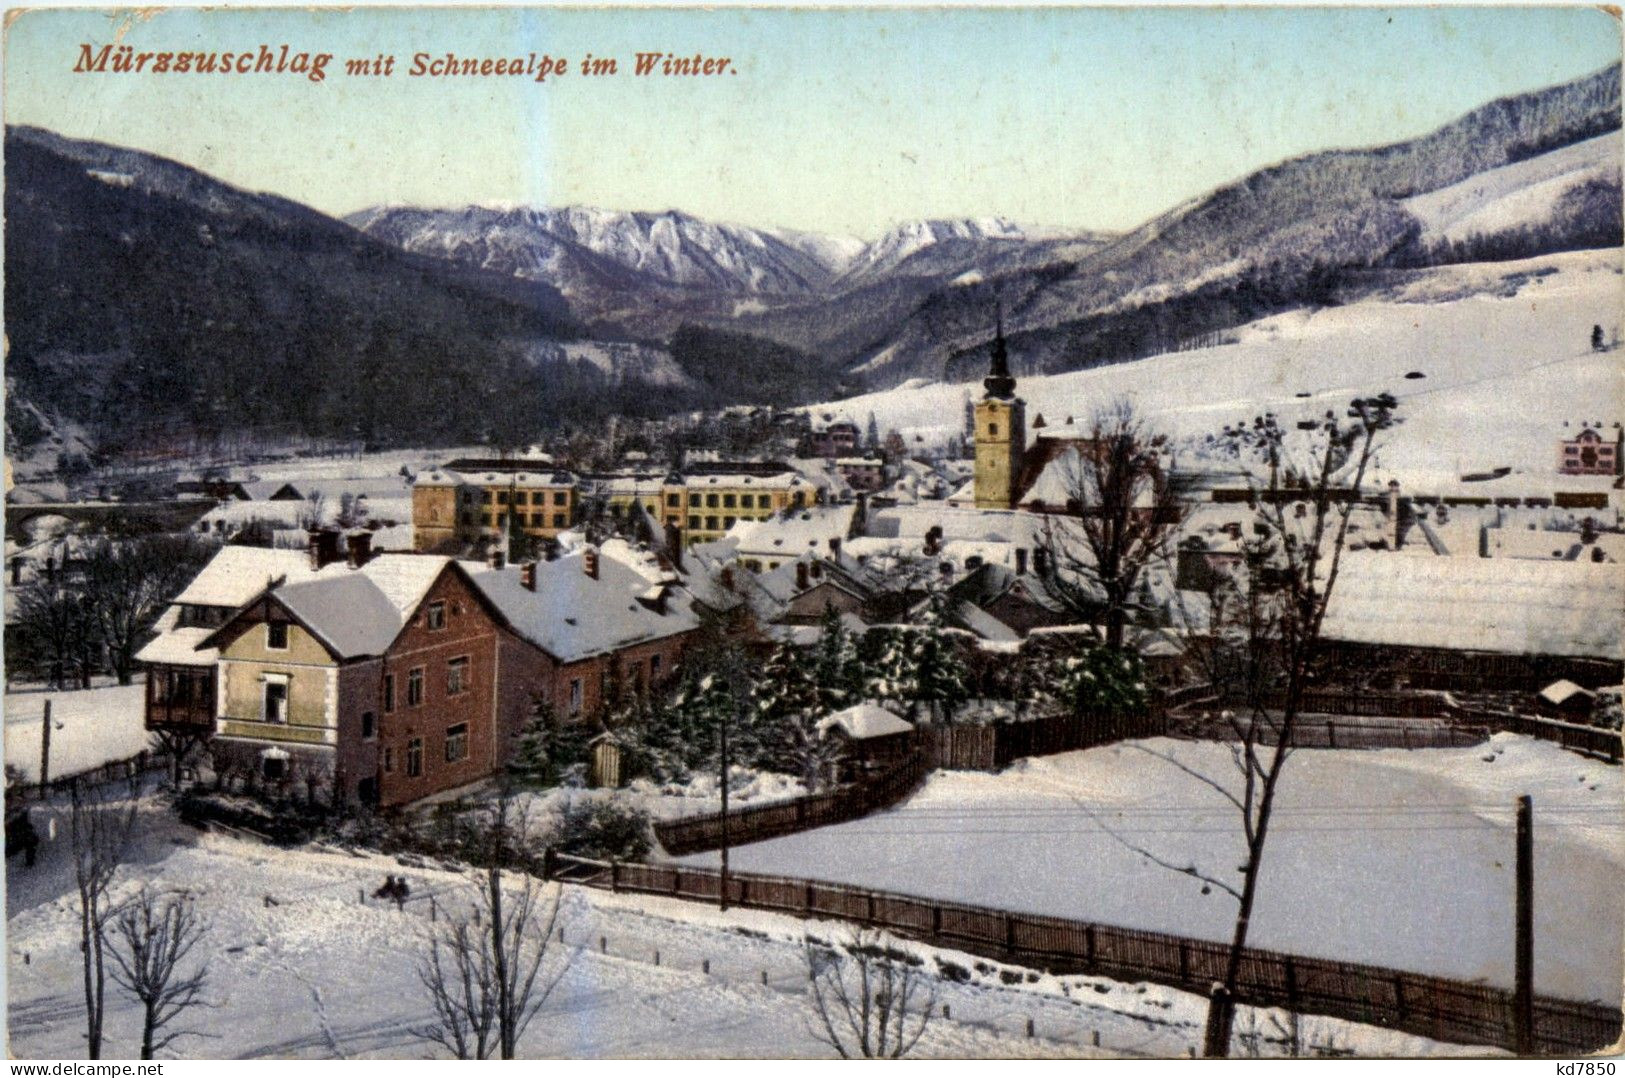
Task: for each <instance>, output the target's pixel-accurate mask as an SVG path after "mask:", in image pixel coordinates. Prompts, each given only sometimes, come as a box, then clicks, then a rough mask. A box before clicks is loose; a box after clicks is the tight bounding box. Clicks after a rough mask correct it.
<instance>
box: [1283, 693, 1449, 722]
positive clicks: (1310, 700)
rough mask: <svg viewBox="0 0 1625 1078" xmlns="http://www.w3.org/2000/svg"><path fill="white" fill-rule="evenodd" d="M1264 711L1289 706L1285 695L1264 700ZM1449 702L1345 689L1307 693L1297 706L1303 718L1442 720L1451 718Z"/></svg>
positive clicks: (1439, 696)
mask: <svg viewBox="0 0 1625 1078" xmlns="http://www.w3.org/2000/svg"><path fill="white" fill-rule="evenodd" d="M1262 702H1263V705H1264V707H1266V708H1268V709H1270V710H1272V711H1279V710H1281V709H1282V708H1283V707H1284V706H1285V705H1286V694H1285V693H1274V694H1272V695H1269V696H1266V697H1265V698H1264V699H1263V701H1262ZM1450 711H1451V709H1450V702H1449V701H1448V700H1447V699H1446V698H1445V696H1444V694H1443V693H1415V692H1371V691H1363V692H1359V691H1348V690H1342V689H1308V690H1305V692H1304V693H1303V697H1302V699H1301V700H1300V701H1299V703H1298V714H1300V715H1363V716H1367V717H1370V718H1393V719H1439V718H1444V717H1445V716H1446V715H1449V714H1450Z"/></svg>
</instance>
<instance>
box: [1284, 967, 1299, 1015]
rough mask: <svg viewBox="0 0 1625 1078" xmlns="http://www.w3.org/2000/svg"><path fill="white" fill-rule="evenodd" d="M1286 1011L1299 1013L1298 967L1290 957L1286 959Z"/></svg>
mask: <svg viewBox="0 0 1625 1078" xmlns="http://www.w3.org/2000/svg"><path fill="white" fill-rule="evenodd" d="M1284 972H1285V974H1286V1009H1287V1010H1289V1011H1291V1012H1292V1013H1293V1014H1296V1013H1298V965H1297V963H1296V962H1294V961H1292V957H1291V956H1290V955H1288V956H1287V959H1286V969H1285V971H1284Z"/></svg>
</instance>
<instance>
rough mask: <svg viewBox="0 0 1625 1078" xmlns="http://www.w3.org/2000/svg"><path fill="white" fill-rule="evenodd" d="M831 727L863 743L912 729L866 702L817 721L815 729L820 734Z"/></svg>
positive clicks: (901, 720)
mask: <svg viewBox="0 0 1625 1078" xmlns="http://www.w3.org/2000/svg"><path fill="white" fill-rule="evenodd" d="M832 727H833V728H838V729H840V730H841V731H842V732H844V733H845V734H846V736H847V737H850V738H851V739H852V740H854V741H864V740H867V739H869V738H872V737H890V736H892V735H893V734H906V733H908V732H909V731H911V730H913V729H914V726H913V724H912V723H910V722H908V721H907V720H905V719H900V718H898V717H897V716H896V715H893V714H892V713H891V712H889V711H887V710H886V709H885V708H883V707H881V706H880V705H879V704H873V703H870V702H869V701H867V700H865V701H864V702H863V703H861V704H857V705H856V706H853V707H849V708H846V709H845V710H843V711H837V712H835V713H834V714H832V715H828V716H826V717H824V718H822V719H820V720H818V725H817V727H816V728H817V730H818V732H819V733H820V734H822V733H826V732H828V731H829V730H830V729H831V728H832Z"/></svg>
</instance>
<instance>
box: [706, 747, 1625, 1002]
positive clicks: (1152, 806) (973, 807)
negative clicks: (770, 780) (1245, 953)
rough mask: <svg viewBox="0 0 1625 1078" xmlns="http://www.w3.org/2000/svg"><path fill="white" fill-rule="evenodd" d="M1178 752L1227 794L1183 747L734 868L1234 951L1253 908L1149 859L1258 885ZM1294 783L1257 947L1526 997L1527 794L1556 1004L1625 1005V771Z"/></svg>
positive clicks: (767, 854)
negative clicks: (1523, 799)
mask: <svg viewBox="0 0 1625 1078" xmlns="http://www.w3.org/2000/svg"><path fill="white" fill-rule="evenodd" d="M1158 753H1161V754H1166V755H1169V756H1172V757H1173V758H1174V759H1177V760H1178V761H1179V762H1180V763H1181V764H1183V765H1185V766H1188V767H1190V768H1192V769H1194V770H1196V771H1198V772H1200V773H1201V774H1204V775H1208V776H1212V777H1213V778H1215V779H1217V780H1219V781H1228V780H1229V779H1231V778H1232V777H1233V776H1234V775H1235V772H1234V770H1233V766H1232V764H1231V760H1230V753H1229V750H1228V748H1227V747H1226V746H1224V745H1222V744H1218V743H1214V742H1181V741H1174V740H1170V739H1165V738H1159V739H1153V740H1150V741H1145V742H1127V743H1122V744H1117V745H1110V746H1105V747H1102V748H1098V749H1091V750H1088V751H1084V752H1074V753H1066V754H1063V755H1060V756H1051V757H1044V758H1037V759H1031V760H1027V761H1024V762H1022V763H1018V764H1017V765H1015V766H1013V767H1011V768H1010V769H1008V770H1006V771H1005V772H1003V773H1002V774H998V775H986V774H975V773H968V772H952V773H949V772H938V773H937V774H935V775H933V776H931V778H930V779H929V780H928V781H927V783H926V785H925V787H924V788H923V789H922V790H921V791H920V792H918V793H917V794H915V796H914V797H913V798H911V799H910V800H908V801H907V802H905V803H903V804H902V805H901V806H899V807H898V808H896V809H894V810H892V811H889V812H883V813H879V814H876V815H873V816H869V817H867V818H865V819H862V820H856V821H853V822H852V823H848V824H842V825H839V826H836V827H826V828H822V829H819V830H816V831H810V832H806V833H804V834H800V835H793V836H789V837H786V838H782V839H774V840H772V841H768V842H761V843H756V844H754V845H749V846H742V847H738V848H736V849H734V850H733V852H732V855H731V863H732V865H733V867H734V868H736V869H738V870H741V871H750V872H765V873H776V874H783V875H790V876H798V875H806V874H809V873H811V874H814V875H817V876H820V877H822V878H825V879H830V880H836V881H840V882H848V883H854V884H862V885H866V886H871V887H880V888H885V889H888V890H894V891H901V892H904V893H907V894H916V895H925V896H930V897H940V898H944V899H955V900H959V901H964V902H971V903H976V904H980V905H989V906H998V907H1005V908H1010V909H1016V910H1025V911H1030V912H1033V913H1042V914H1051V915H1056V916H1064V917H1072V918H1077V919H1080V920H1093V921H1097V922H1100V923H1104V924H1113V925H1120V926H1123V927H1127V928H1142V929H1150V930H1155V931H1159V932H1169V933H1174V934H1177V935H1187V936H1195V937H1199V938H1203V939H1211V940H1218V941H1224V940H1228V939H1229V937H1230V932H1231V930H1232V927H1233V924H1234V919H1235V911H1236V906H1235V902H1234V900H1233V899H1231V898H1230V897H1229V896H1228V895H1226V894H1225V893H1224V892H1222V891H1221V890H1219V889H1217V888H1213V889H1210V891H1209V892H1208V893H1204V892H1203V886H1204V885H1203V884H1202V882H1201V881H1200V880H1196V879H1192V878H1189V877H1186V876H1183V875H1179V874H1176V873H1174V872H1171V871H1170V870H1168V869H1166V868H1163V867H1160V866H1158V865H1156V864H1154V863H1152V862H1151V861H1150V860H1149V859H1147V858H1146V857H1145V856H1142V854H1141V853H1139V852H1136V850H1135V849H1133V848H1131V846H1135V847H1139V848H1140V849H1143V850H1145V851H1149V852H1150V853H1151V854H1154V855H1155V856H1156V857H1159V858H1161V859H1162V860H1164V861H1167V862H1170V863H1171V864H1174V865H1178V866H1185V865H1195V866H1196V867H1197V868H1198V869H1199V870H1201V871H1203V872H1205V873H1206V874H1208V875H1211V876H1214V877H1216V878H1219V879H1221V880H1227V881H1236V880H1238V878H1239V874H1238V873H1236V872H1235V866H1237V865H1239V864H1240V863H1241V861H1242V856H1243V853H1242V837H1241V829H1240V824H1239V819H1238V817H1237V815H1236V811H1235V809H1234V807H1233V806H1231V805H1230V804H1229V803H1228V802H1226V801H1225V800H1224V799H1223V798H1222V797H1221V796H1220V795H1219V794H1218V793H1217V792H1216V791H1215V790H1213V789H1211V788H1209V787H1208V786H1205V785H1203V784H1202V783H1201V782H1199V781H1198V780H1196V779H1195V778H1192V777H1191V776H1190V775H1189V774H1186V773H1184V772H1182V771H1181V770H1179V769H1178V768H1177V767H1175V766H1174V765H1173V764H1172V763H1170V762H1169V761H1168V760H1167V759H1164V758H1161V757H1159V756H1158V755H1155V754H1158ZM1286 766H1287V770H1286V772H1285V774H1284V776H1283V778H1282V781H1281V786H1280V789H1279V793H1278V808H1277V810H1276V813H1275V816H1274V819H1273V822H1272V824H1271V827H1270V838H1269V845H1268V847H1267V849H1266V851H1265V854H1264V869H1263V875H1262V878H1261V882H1260V885H1259V896H1258V904H1257V907H1256V908H1255V910H1254V915H1253V930H1252V936H1251V940H1252V942H1253V944H1255V945H1256V946H1259V947H1267V948H1271V949H1275V950H1282V951H1289V952H1293V953H1296V954H1304V955H1313V956H1318V957H1323V958H1332V959H1344V960H1348V961H1356V962H1367V963H1372V964H1375V965H1381V966H1390V967H1393V968H1397V969H1404V970H1414V971H1417V972H1422V973H1432V974H1437V975H1439V976H1444V977H1453V978H1459V979H1462V980H1467V981H1485V982H1488V983H1490V984H1495V985H1501V986H1504V987H1510V986H1511V984H1512V963H1513V938H1512V937H1513V865H1514V859H1513V853H1514V819H1513V817H1514V804H1515V800H1516V798H1517V796H1518V795H1521V794H1524V793H1528V794H1531V795H1532V796H1533V798H1534V805H1535V833H1536V840H1535V881H1536V883H1535V938H1536V939H1537V940H1538V941H1539V943H1538V945H1537V947H1536V949H1535V988H1536V991H1538V992H1540V993H1543V994H1547V995H1553V996H1562V997H1567V998H1573V999H1582V1000H1583V999H1593V1000H1598V1001H1602V1002H1604V1003H1612V1004H1617V1003H1618V1002H1619V1001H1620V984H1621V973H1622V967H1621V951H1622V943H1625V935H1622V933H1625V917H1622V916H1621V914H1622V906H1625V898H1622V896H1625V796H1622V795H1625V784H1622V782H1621V776H1620V769H1619V768H1617V767H1610V766H1608V765H1606V764H1602V763H1599V762H1597V761H1594V760H1589V759H1586V758H1584V757H1581V756H1577V755H1574V754H1572V753H1569V752H1567V751H1565V750H1564V749H1561V748H1558V747H1557V746H1555V745H1551V744H1548V743H1545V742H1540V741H1534V740H1531V739H1528V738H1522V737H1518V736H1515V735H1510V734H1500V735H1496V736H1495V738H1494V739H1493V740H1492V741H1491V742H1490V743H1488V744H1487V745H1484V746H1480V747H1476V748H1464V749H1435V750H1416V751H1411V752H1407V751H1405V750H1402V749H1397V750H1385V751H1374V752H1359V751H1349V750H1338V751H1314V750H1303V751H1300V752H1298V753H1297V754H1296V755H1295V756H1293V757H1292V758H1291V759H1290V760H1289V761H1288V763H1287V765H1286ZM1230 786H1231V788H1234V787H1235V783H1230ZM1114 835H1115V836H1116V837H1114ZM715 859H716V855H715V854H704V855H695V856H693V857H689V858H683V859H681V860H684V861H686V862H689V863H712V862H714V861H715Z"/></svg>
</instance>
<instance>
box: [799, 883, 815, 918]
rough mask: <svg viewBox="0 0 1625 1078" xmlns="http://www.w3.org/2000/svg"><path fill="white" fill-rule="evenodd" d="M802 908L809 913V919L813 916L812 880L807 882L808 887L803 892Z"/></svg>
mask: <svg viewBox="0 0 1625 1078" xmlns="http://www.w3.org/2000/svg"><path fill="white" fill-rule="evenodd" d="M801 908H802V909H804V910H806V911H807V916H809V917H811V916H812V910H813V885H812V881H811V880H808V881H807V886H806V887H805V888H804V889H803V890H802V894H801Z"/></svg>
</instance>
